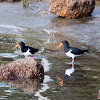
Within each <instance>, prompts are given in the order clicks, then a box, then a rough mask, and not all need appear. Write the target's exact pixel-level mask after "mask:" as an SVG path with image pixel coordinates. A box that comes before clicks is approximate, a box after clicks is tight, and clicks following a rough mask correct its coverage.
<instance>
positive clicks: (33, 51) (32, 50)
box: [27, 46, 38, 54]
mask: <svg viewBox="0 0 100 100" xmlns="http://www.w3.org/2000/svg"><path fill="white" fill-rule="evenodd" d="M27 47H28V48H29V49H30V52H31V53H32V54H34V53H35V52H37V51H38V49H36V48H32V47H29V46H27Z"/></svg>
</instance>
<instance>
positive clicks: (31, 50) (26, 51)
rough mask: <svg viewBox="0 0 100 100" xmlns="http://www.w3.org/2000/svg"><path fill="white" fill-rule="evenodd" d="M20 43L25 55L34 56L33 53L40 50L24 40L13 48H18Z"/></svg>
mask: <svg viewBox="0 0 100 100" xmlns="http://www.w3.org/2000/svg"><path fill="white" fill-rule="evenodd" d="M19 45H20V47H21V51H22V53H23V54H24V55H25V57H28V56H30V57H33V54H34V53H36V52H37V51H38V49H35V48H33V47H29V46H25V43H24V42H22V41H19V42H18V44H17V45H16V46H15V47H14V48H13V49H15V48H17V47H18V46H19Z"/></svg>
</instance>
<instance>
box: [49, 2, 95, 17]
mask: <svg viewBox="0 0 100 100" xmlns="http://www.w3.org/2000/svg"><path fill="white" fill-rule="evenodd" d="M94 8H95V0H50V8H49V11H51V12H52V13H53V14H56V15H58V16H61V17H66V18H78V17H86V16H89V15H91V13H92V12H93V10H94Z"/></svg>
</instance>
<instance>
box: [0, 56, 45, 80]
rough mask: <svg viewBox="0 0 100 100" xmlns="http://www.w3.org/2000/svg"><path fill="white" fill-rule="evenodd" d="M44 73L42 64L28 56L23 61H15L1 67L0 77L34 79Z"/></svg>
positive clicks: (3, 78)
mask: <svg viewBox="0 0 100 100" xmlns="http://www.w3.org/2000/svg"><path fill="white" fill-rule="evenodd" d="M43 75H44V69H43V66H42V65H41V64H39V63H38V62H36V61H35V60H34V59H33V58H32V57H27V58H25V59H24V60H22V61H14V62H12V63H9V64H8V65H6V66H1V67H0V79H1V80H7V79H28V78H29V79H34V78H37V77H40V76H43Z"/></svg>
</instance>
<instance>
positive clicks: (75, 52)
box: [57, 40, 89, 67]
mask: <svg viewBox="0 0 100 100" xmlns="http://www.w3.org/2000/svg"><path fill="white" fill-rule="evenodd" d="M62 45H64V51H65V54H66V55H67V56H68V57H72V67H74V58H75V57H77V56H80V55H82V54H84V53H85V52H87V53H89V52H88V50H81V49H78V48H75V47H70V46H69V43H68V42H67V41H66V40H63V41H62V43H61V44H60V45H59V46H58V47H57V48H59V47H61V46H62Z"/></svg>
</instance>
